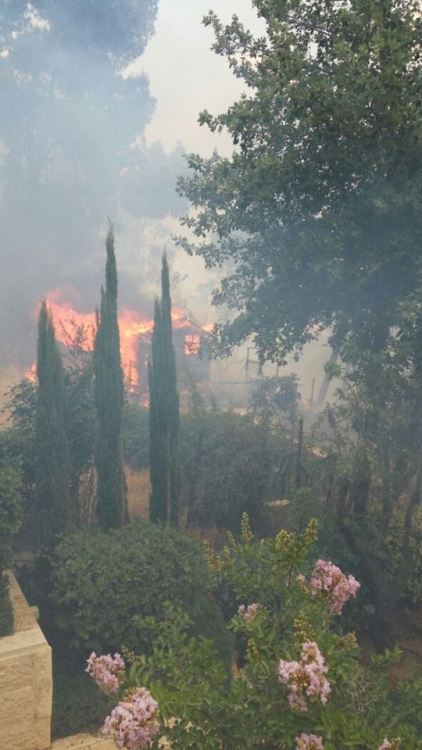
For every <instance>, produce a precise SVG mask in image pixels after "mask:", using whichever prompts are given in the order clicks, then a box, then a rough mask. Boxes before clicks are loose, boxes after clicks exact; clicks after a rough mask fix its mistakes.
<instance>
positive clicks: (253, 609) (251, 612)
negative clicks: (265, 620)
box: [237, 602, 260, 622]
mask: <svg viewBox="0 0 422 750" xmlns="http://www.w3.org/2000/svg"><path fill="white" fill-rule="evenodd" d="M259 609H260V605H259V604H257V603H256V602H255V603H254V604H249V605H248V606H247V607H245V605H244V604H241V605H240V607H239V609H238V610H237V614H238V615H240V616H241V617H242V618H243V619H244V620H245V622H251V621H252V620H253V619H255V616H256V614H257V612H258V610H259Z"/></svg>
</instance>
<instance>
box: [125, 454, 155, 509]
mask: <svg viewBox="0 0 422 750" xmlns="http://www.w3.org/2000/svg"><path fill="white" fill-rule="evenodd" d="M125 474H126V484H127V501H128V506H129V515H130V517H131V518H148V513H149V498H150V494H151V483H150V480H149V471H148V470H147V469H143V470H142V471H134V470H133V469H130V468H129V467H128V466H127V467H126V471H125Z"/></svg>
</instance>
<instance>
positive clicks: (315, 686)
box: [91, 520, 422, 750]
mask: <svg viewBox="0 0 422 750" xmlns="http://www.w3.org/2000/svg"><path fill="white" fill-rule="evenodd" d="M315 538H316V525H315V524H314V523H311V524H310V525H309V527H308V528H307V529H306V530H305V532H303V533H302V534H294V533H292V532H289V531H284V530H283V531H281V532H280V533H279V534H278V535H277V537H276V538H275V539H264V540H260V541H258V542H256V541H255V540H254V538H253V536H252V534H251V532H250V529H249V526H248V523H247V521H246V520H244V523H243V526H242V533H241V536H240V539H239V541H235V539H234V538H233V537H232V536H230V535H229V538H228V544H227V546H226V547H225V548H224V550H223V552H222V553H221V554H218V555H217V554H215V553H214V552H213V551H212V550H211V549H208V550H207V556H208V562H209V566H210V570H211V571H212V574H213V576H214V579H215V582H216V583H217V582H225V585H226V586H229V587H230V588H231V590H232V593H233V595H234V596H235V597H236V598H237V602H238V608H237V610H236V613H235V615H234V616H233V618H232V620H231V622H230V628H231V629H232V631H233V632H234V633H235V635H236V638H237V649H236V653H235V654H234V655H233V664H232V666H231V669H230V668H226V667H225V666H224V664H222V663H221V661H220V660H219V658H218V656H217V653H216V651H215V647H214V646H213V644H212V642H210V641H207V640H206V639H204V638H200V637H194V636H192V635H191V631H190V627H191V625H190V621H189V617H188V616H187V615H186V614H184V613H183V612H182V611H181V610H179V609H176V608H174V606H172V605H167V607H166V608H165V610H166V611H165V617H164V619H162V620H161V619H160V620H159V619H157V620H155V619H154V618H152V617H145V618H143V620H142V619H141V620H140V621H139V622H138V626H139V628H140V629H141V630H142V629H145V630H146V631H148V632H150V633H151V632H154V634H155V640H154V641H153V644H152V648H151V650H150V652H149V653H148V654H142V655H136V654H133V653H131V652H130V651H127V650H125V651H124V652H123V656H124V658H125V662H126V664H127V668H126V672H125V677H124V681H123V682H122V684H121V685H120V687H119V692H118V697H119V699H120V701H119V703H118V705H117V706H116V708H115V709H114V710H113V712H112V713H111V715H110V716H109V717H108V718H107V719H106V722H105V726H104V729H105V731H106V732H107V733H108V734H109V735H110V736H112V737H114V739H115V742H116V746H117V747H118V748H120V749H121V750H123V748H125V749H126V750H141V749H142V748H144V747H145V746H146V745H147V744H148V743H149V746H150V747H151V750H152V749H154V750H158V748H159V747H161V746H162V745H160V742H161V743H162V742H163V741H164V738H165V739H166V740H167V741H168V743H169V745H170V746H171V748H172V750H198V748H200V750H217V749H218V748H223V747H224V748H229V749H230V750H256V748H257V747H263V748H264V747H265V748H266V749H267V750H340V748H346V747H347V748H349V750H399V748H400V750H404V748H406V750H422V741H421V740H420V739H419V737H418V733H417V730H416V728H415V726H416V725H415V726H412V725H411V724H410V723H409V722H407V724H406V723H404V722H403V721H402V719H401V714H400V712H399V711H398V709H397V706H396V704H395V702H394V700H393V696H392V695H390V693H389V692H388V684H387V679H386V677H385V674H386V669H385V667H386V665H388V660H389V658H390V657H389V656H388V655H387V656H385V657H382V658H381V657H376V659H374V661H373V663H372V664H371V665H370V667H363V666H362V665H361V663H360V660H359V653H358V648H357V642H356V638H355V637H354V635H353V634H350V633H349V634H347V633H346V634H341V633H340V632H339V631H338V630H337V631H336V630H335V628H334V624H333V623H334V621H337V620H334V617H333V616H334V614H335V613H337V610H338V609H339V607H340V609H342V608H343V607H344V605H345V601H346V599H347V598H349V597H350V596H354V595H355V594H356V592H357V587H358V584H357V582H354V579H353V580H351V577H347V576H345V575H344V574H343V573H342V572H341V571H340V570H339V569H338V568H336V566H333V564H332V563H326V564H325V565H326V566H327V567H325V565H324V566H321V561H318V563H317V564H316V566H315V567H314V568H313V572H311V574H310V571H312V566H311V565H310V562H309V557H310V553H311V548H312V545H313V543H314V541H315ZM324 570H325V571H326V570H328V571H330V575H331V574H332V575H331V578H329V576H328V575H327V577H324V576H323V581H325V583H326V584H327V585H326V586H325V588H324V586H322V587H321V588H320V590H319V591H320V592H321V594H322V595H321V596H319V595H318V596H317V595H314V592H313V590H312V588H311V586H310V584H309V582H308V581H309V580H311V579H312V578H313V577H315V578H318V576H319V573H320V572H321V571H324ZM324 575H325V574H324ZM309 576H310V577H309ZM330 580H331V581H332V582H333V585H331V584H330V583H329V581H330ZM344 580H345V581H346V582H347V586H346V585H345V584H344ZM339 586H340V588H338V587H339ZM336 587H337V588H336ZM319 591H318V593H319ZM340 592H341V593H340ZM346 594H347V596H346ZM241 602H252V603H251V604H249V605H247V604H241ZM239 605H240V606H239ZM95 658H96V659H97V658H98V657H95ZM381 672H382V679H381V678H380V676H379V675H380V674H381ZM91 673H93V670H91ZM93 676H94V675H93ZM351 676H352V677H353V679H352V680H351ZM94 678H95V677H94ZM140 685H142V686H145V687H141V688H140V687H139V686H140ZM356 685H361V686H362V692H363V693H365V691H366V692H367V693H368V694H369V693H370V694H371V696H372V703H371V706H370V710H365V709H363V710H361V708H360V706H359V703H358V702H357V701H353V700H352V695H351V693H350V690H351V689H354V686H356ZM351 686H352V687H351ZM148 691H151V693H149V692H148ZM151 695H152V696H154V698H152V697H151ZM137 696H139V698H140V700H139V702H137V701H138V697H137ZM141 699H142V700H141ZM139 706H141V709H140V708H139ZM395 736H400V737H401V738H402V740H401V745H399V744H398V742H397V741H396V740H394V741H389V740H387V739H384V738H386V737H395Z"/></svg>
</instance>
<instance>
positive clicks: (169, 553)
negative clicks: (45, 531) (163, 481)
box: [52, 521, 222, 652]
mask: <svg viewBox="0 0 422 750" xmlns="http://www.w3.org/2000/svg"><path fill="white" fill-rule="evenodd" d="M52 586H53V593H52V599H53V607H54V612H55V620H56V623H57V625H58V626H59V628H61V629H62V630H63V631H64V633H65V635H66V636H67V638H68V642H69V645H71V646H73V647H76V648H79V649H81V650H84V651H85V652H86V651H87V650H88V649H94V650H98V649H102V650H115V649H116V648H119V647H120V646H121V645H122V644H125V645H128V646H136V647H140V646H142V647H144V648H148V645H149V643H150V641H151V636H150V635H149V636H147V637H143V636H142V634H140V632H139V627H138V625H137V622H136V616H139V615H142V616H144V617H145V616H153V617H156V618H158V619H160V617H162V614H163V606H164V604H165V603H166V602H171V603H173V604H176V605H178V606H181V607H183V608H184V609H185V610H186V611H187V612H188V613H189V615H190V617H191V619H192V621H193V622H194V625H195V628H196V629H197V630H199V631H203V632H205V633H207V634H210V635H214V634H215V636H216V637H218V635H221V629H222V620H221V615H220V614H219V611H218V609H217V608H216V606H215V605H214V603H213V602H212V601H211V600H210V598H209V594H208V591H209V589H210V576H209V572H208V568H207V564H206V560H205V558H204V555H203V552H202V549H201V546H200V545H199V543H198V542H196V541H195V540H193V539H190V538H189V537H187V536H184V535H182V534H180V533H179V532H177V531H175V530H173V529H169V528H162V527H160V526H158V525H155V524H150V523H147V522H145V521H139V522H136V523H133V524H131V525H130V526H125V527H123V528H122V529H119V530H118V531H112V532H109V533H104V532H93V531H92V530H89V531H82V532H77V533H74V534H71V535H69V536H67V537H66V538H65V539H64V540H63V541H62V542H61V543H60V544H59V546H58V548H57V552H56V561H55V563H54V565H53V570H52ZM213 630H214V632H213Z"/></svg>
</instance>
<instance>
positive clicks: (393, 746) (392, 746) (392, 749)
mask: <svg viewBox="0 0 422 750" xmlns="http://www.w3.org/2000/svg"><path fill="white" fill-rule="evenodd" d="M399 748H400V738H397V739H395V740H393V741H392V742H390V740H387V739H385V740H384V742H383V743H382V745H380V746H379V748H378V750H399Z"/></svg>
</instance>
